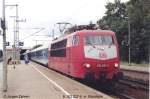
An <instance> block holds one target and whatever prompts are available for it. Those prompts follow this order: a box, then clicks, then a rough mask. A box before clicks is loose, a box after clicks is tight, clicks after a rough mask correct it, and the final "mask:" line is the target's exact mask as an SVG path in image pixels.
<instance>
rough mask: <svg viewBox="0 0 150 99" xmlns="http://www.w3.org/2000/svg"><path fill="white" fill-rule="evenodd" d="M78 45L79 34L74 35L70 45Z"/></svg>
mask: <svg viewBox="0 0 150 99" xmlns="http://www.w3.org/2000/svg"><path fill="white" fill-rule="evenodd" d="M76 45H79V36H77V35H75V36H73V39H72V46H76Z"/></svg>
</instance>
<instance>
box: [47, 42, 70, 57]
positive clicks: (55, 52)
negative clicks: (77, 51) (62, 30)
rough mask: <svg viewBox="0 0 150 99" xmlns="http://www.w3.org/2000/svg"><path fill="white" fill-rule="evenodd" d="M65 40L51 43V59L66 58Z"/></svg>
mask: <svg viewBox="0 0 150 99" xmlns="http://www.w3.org/2000/svg"><path fill="white" fill-rule="evenodd" d="M66 45H67V39H65V40H62V41H59V42H56V43H53V44H52V45H51V50H50V55H51V56H52V57H66Z"/></svg>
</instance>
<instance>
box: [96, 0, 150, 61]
mask: <svg viewBox="0 0 150 99" xmlns="http://www.w3.org/2000/svg"><path fill="white" fill-rule="evenodd" d="M149 7H150V1H148V0H130V1H129V2H127V3H121V2H120V0H115V2H114V3H107V5H106V9H107V11H106V15H105V16H104V17H103V18H102V19H100V20H98V22H97V24H98V25H99V27H100V28H102V29H110V30H113V31H114V32H116V36H117V38H118V42H119V45H120V54H121V59H122V60H124V61H127V60H128V47H129V46H128V22H129V24H130V27H131V29H130V31H131V45H130V46H131V61H133V62H136V63H140V62H143V61H144V62H148V58H149V55H148V53H149V52H148V50H149V38H150V30H149V29H150V10H149V9H150V8H149Z"/></svg>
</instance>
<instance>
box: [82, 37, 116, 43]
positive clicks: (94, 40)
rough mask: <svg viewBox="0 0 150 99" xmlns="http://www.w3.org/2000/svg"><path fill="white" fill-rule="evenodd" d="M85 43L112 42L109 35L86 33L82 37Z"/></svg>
mask: <svg viewBox="0 0 150 99" xmlns="http://www.w3.org/2000/svg"><path fill="white" fill-rule="evenodd" d="M84 44H85V45H111V44H114V41H113V37H112V36H111V35H88V36H85V38H84Z"/></svg>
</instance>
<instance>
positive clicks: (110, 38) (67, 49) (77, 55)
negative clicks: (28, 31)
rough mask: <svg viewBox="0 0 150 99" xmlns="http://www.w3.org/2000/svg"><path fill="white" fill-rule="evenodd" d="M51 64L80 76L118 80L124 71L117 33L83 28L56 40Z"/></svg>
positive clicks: (51, 48)
mask: <svg viewBox="0 0 150 99" xmlns="http://www.w3.org/2000/svg"><path fill="white" fill-rule="evenodd" d="M48 67H49V68H52V69H54V70H57V71H59V72H62V73H64V74H67V75H70V76H72V77H74V78H79V79H87V78H88V79H92V80H95V81H101V80H104V79H105V80H114V79H115V80H117V79H118V78H119V77H121V76H122V72H121V71H120V60H119V49H118V43H117V40H116V37H115V33H114V32H112V31H106V30H81V31H76V32H74V33H72V34H69V35H66V36H62V37H60V38H59V39H56V40H54V41H52V43H51V44H50V47H49V56H48Z"/></svg>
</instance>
